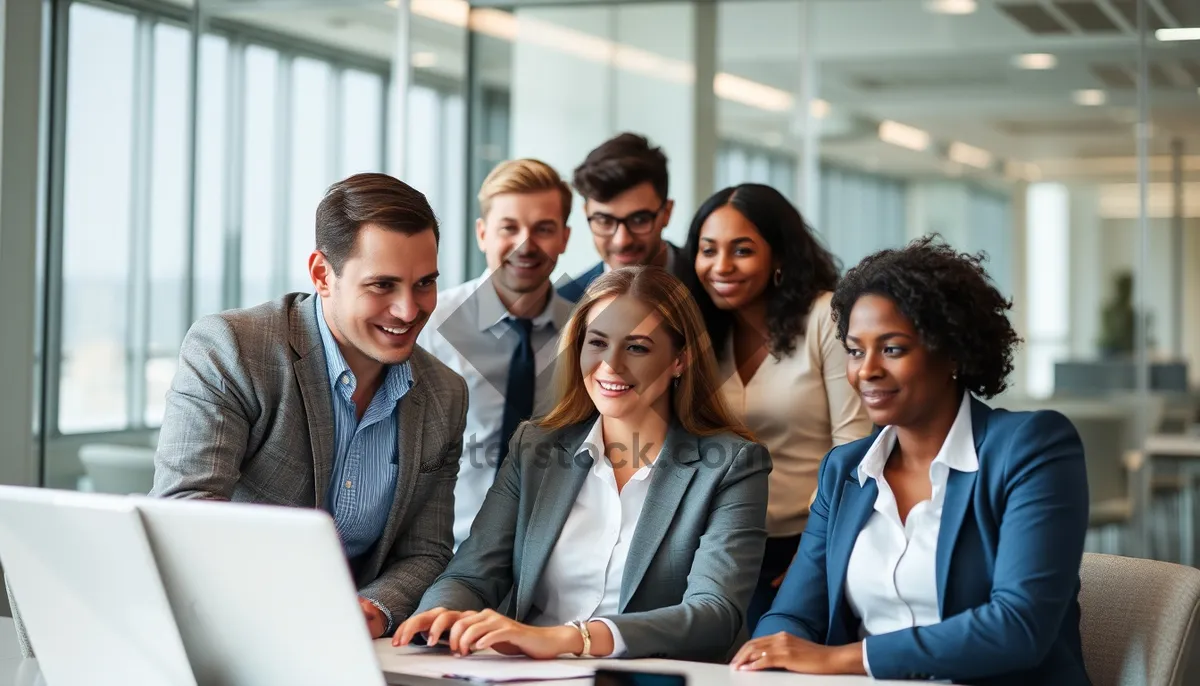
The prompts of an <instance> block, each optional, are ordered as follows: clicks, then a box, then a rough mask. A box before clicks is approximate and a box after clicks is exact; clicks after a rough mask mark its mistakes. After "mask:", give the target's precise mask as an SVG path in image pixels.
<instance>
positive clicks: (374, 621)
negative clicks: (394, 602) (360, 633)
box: [358, 597, 387, 638]
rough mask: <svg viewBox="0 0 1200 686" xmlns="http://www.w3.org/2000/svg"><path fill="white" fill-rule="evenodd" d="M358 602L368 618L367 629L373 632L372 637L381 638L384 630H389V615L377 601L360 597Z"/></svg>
mask: <svg viewBox="0 0 1200 686" xmlns="http://www.w3.org/2000/svg"><path fill="white" fill-rule="evenodd" d="M358 604H359V605H360V606H361V607H362V611H363V614H364V615H365V616H366V618H367V631H369V632H371V638H380V637H382V636H383V632H384V631H387V616H386V615H384V614H383V611H382V610H380V609H379V608H378V607H375V603H373V602H371V601H369V600H367V599H366V598H362V597H360V598H359V599H358Z"/></svg>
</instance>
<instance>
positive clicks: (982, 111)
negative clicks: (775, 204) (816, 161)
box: [202, 0, 1200, 181]
mask: <svg viewBox="0 0 1200 686" xmlns="http://www.w3.org/2000/svg"><path fill="white" fill-rule="evenodd" d="M1037 1H1038V0H977V2H978V10H977V11H976V12H975V13H973V14H970V15H966V16H947V15H939V14H933V13H930V12H928V11H926V10H925V9H924V8H923V0H818V1H816V2H813V3H811V4H810V6H809V8H808V9H807V14H808V15H809V17H808V19H809V22H810V23H809V26H811V29H806V28H805V27H806V23H805V14H806V9H805V7H804V4H803V3H802V2H801V1H800V0H724V1H723V2H720V3H719V4H718V27H719V28H718V38H717V60H718V69H719V70H721V71H724V72H728V73H731V74H734V75H737V76H740V77H743V78H746V79H750V80H752V81H756V82H758V83H761V84H764V85H768V86H771V87H773V88H777V89H781V90H784V91H788V92H791V93H797V92H798V90H799V85H800V76H799V75H800V74H801V49H802V48H803V47H804V46H808V47H809V48H810V49H811V50H812V55H811V58H812V59H813V64H814V65H815V69H816V76H817V95H818V96H819V97H820V98H822V99H824V100H826V101H828V102H829V103H830V104H831V112H830V115H829V117H828V118H827V119H826V120H825V122H824V125H823V127H822V139H823V140H822V146H821V153H822V155H823V156H824V157H827V158H830V159H835V160H838V161H839V162H842V163H844V164H849V165H854V166H858V167H863V168H866V169H875V170H879V171H883V172H887V173H894V174H899V175H905V176H911V175H925V174H944V173H947V167H948V166H949V167H951V168H952V171H953V172H954V173H957V171H958V169H959V167H957V166H956V165H946V164H945V162H944V159H943V156H942V155H941V154H940V153H939V152H923V153H922V152H913V151H909V150H905V149H901V148H896V147H895V146H892V145H889V144H886V143H882V142H880V141H879V140H878V138H877V136H876V126H877V122H878V121H880V120H884V119H892V120H897V121H900V122H902V123H904V124H908V125H910V126H916V127H919V128H921V129H923V130H925V131H928V132H929V133H930V134H931V135H932V136H933V138H934V139H935V141H936V142H937V145H935V146H934V147H935V148H936V149H937V150H940V149H941V148H943V147H944V146H945V145H948V144H949V143H951V142H952V141H962V142H965V143H968V144H970V145H973V146H977V147H981V148H984V149H986V150H989V151H990V152H992V153H994V154H995V155H997V156H999V157H1001V158H1012V159H1017V160H1020V161H1023V162H1033V163H1036V164H1038V165H1040V166H1041V167H1043V168H1044V170H1045V171H1046V172H1047V173H1052V174H1054V175H1056V176H1062V177H1074V176H1095V177H1097V178H1098V179H1102V180H1106V181H1113V180H1117V181H1121V180H1132V178H1133V177H1132V176H1130V175H1128V174H1127V173H1126V172H1125V171H1124V167H1123V166H1122V165H1096V166H1095V167H1094V168H1093V166H1092V165H1089V163H1088V160H1089V159H1091V158H1104V159H1112V158H1121V157H1125V156H1132V155H1133V154H1134V152H1135V149H1136V144H1135V138H1134V132H1135V127H1134V122H1136V120H1137V100H1136V94H1135V92H1134V91H1133V90H1131V89H1119V88H1108V87H1106V85H1105V84H1104V83H1103V82H1102V81H1101V80H1100V79H1099V78H1098V77H1097V75H1096V72H1095V71H1094V70H1093V68H1094V67H1096V66H1098V65H1099V66H1103V65H1115V66H1118V67H1125V68H1129V69H1133V68H1134V67H1135V66H1136V64H1137V54H1138V45H1137V39H1136V36H1134V35H1132V34H1130V33H1128V32H1125V33H1121V32H1117V33H1108V34H1089V33H1087V32H1082V31H1080V32H1075V33H1067V34H1058V35H1038V34H1034V33H1032V32H1030V31H1029V30H1027V29H1026V28H1025V27H1024V26H1022V25H1021V24H1019V23H1018V22H1016V21H1014V20H1013V19H1011V18H1010V17H1009V16H1008V15H1007V14H1005V13H1004V12H1003V11H1002V10H1001V9H1000V5H1002V4H1014V3H1019V2H1037ZM1097 1H1098V2H1101V3H1109V8H1110V9H1111V8H1112V7H1113V6H1114V5H1112V4H1111V3H1114V2H1117V3H1119V2H1121V1H1122V0H1097ZM1155 1H1156V2H1158V3H1160V4H1161V3H1167V4H1166V5H1165V6H1169V7H1173V8H1176V11H1177V12H1178V11H1179V10H1178V9H1177V8H1178V7H1179V6H1180V5H1178V4H1170V3H1171V0H1155ZM411 2H412V3H413V7H414V11H416V12H417V14H418V16H415V17H414V18H413V23H412V37H413V52H414V53H415V52H421V53H429V54H431V55H432V59H433V61H434V62H435V64H434V65H433V66H432V67H430V68H429V71H430V72H433V73H438V74H440V75H442V76H445V77H447V78H451V79H455V80H460V79H462V77H463V75H464V73H465V63H464V56H465V35H466V32H465V29H464V28H463V26H462V23H463V22H462V20H463V19H464V18H465V11H466V5H465V2H464V0H411ZM1191 2H1194V3H1195V7H1196V8H1197V9H1198V11H1197V14H1200V0H1183V4H1187V3H1191ZM1176 3H1178V0H1176ZM643 4H652V3H643ZM1043 4H1046V3H1043ZM202 6H204V7H205V8H206V10H209V11H211V12H212V13H213V14H216V15H219V16H230V17H236V18H238V19H239V20H243V21H251V22H254V23H259V24H261V25H263V26H266V27H269V28H272V29H274V30H277V31H281V32H285V33H290V34H293V35H297V36H300V37H303V38H304V39H306V40H314V41H319V42H323V43H328V44H332V45H336V46H338V47H341V48H346V49H351V50H357V51H360V52H364V53H367V54H370V55H373V56H376V57H379V58H381V59H390V57H391V55H392V53H393V47H394V40H395V38H394V37H395V12H394V10H393V9H392V8H391V7H389V6H387V5H386V4H384V2H382V1H381V0H202ZM620 7H621V9H619V10H618V11H619V12H627V13H629V12H639V11H641V10H643V9H645V8H638V7H636V6H633V7H631V6H630V5H628V4H626V5H621V6H620ZM1188 7H1192V5H1188ZM567 11H570V10H567ZM579 11H581V12H582V11H594V10H590V9H588V10H585V9H583V8H581V9H580V10H579ZM1184 11H1188V10H1184ZM431 17H436V18H431ZM1183 19H1185V20H1188V21H1190V20H1192V18H1191V17H1184V18H1183ZM1197 21H1200V19H1197ZM574 28H576V29H579V28H580V27H579V26H578V25H576V26H575V27H574ZM608 28H609V27H608V25H607V24H606V25H604V26H598V27H597V28H596V30H595V31H594V32H593V33H594V34H596V35H601V34H603V33H605V32H606V31H607V30H608ZM584 30H587V27H584ZM506 45H507V44H506V43H505V42H504V41H501V40H497V39H489V40H488V41H487V45H486V48H485V50H483V53H484V56H485V59H484V61H483V63H484V68H483V74H484V78H485V80H487V81H493V82H501V83H503V82H506V81H507V79H508V76H509V57H510V53H511V50H509V49H508V48H507V47H506ZM638 47H641V48H643V49H645V48H647V47H653V46H647V45H646V44H645V42H644V40H642V41H638ZM1148 47H1149V50H1150V59H1151V61H1152V62H1153V63H1155V64H1156V65H1160V66H1164V67H1166V71H1165V72H1163V73H1165V74H1166V75H1167V76H1168V77H1170V78H1174V79H1177V83H1176V84H1175V85H1162V86H1160V87H1156V88H1153V89H1152V90H1151V92H1150V102H1151V112H1152V121H1153V127H1152V132H1153V141H1152V152H1154V153H1157V154H1166V152H1167V151H1168V149H1169V145H1170V140H1171V139H1172V138H1175V137H1179V138H1181V139H1182V140H1183V141H1184V144H1185V149H1186V150H1187V151H1190V153H1191V154H1193V155H1200V92H1198V91H1197V88H1196V86H1195V85H1191V86H1187V87H1185V86H1184V84H1185V83H1187V81H1185V79H1186V78H1188V75H1187V74H1186V73H1185V72H1180V71H1179V70H1175V71H1171V70H1172V68H1174V67H1177V66H1178V65H1180V64H1182V63H1183V62H1182V60H1191V61H1192V62H1193V63H1195V64H1197V65H1200V42H1192V43H1171V44H1167V43H1159V42H1157V41H1155V40H1153V39H1151V40H1150V42H1149V45H1148ZM662 52H663V53H664V54H665V53H667V52H669V50H668V48H667V47H666V46H664V47H663V49H662ZM1026 52H1046V53H1051V54H1053V55H1055V57H1056V60H1057V66H1056V68H1054V69H1052V70H1048V71H1024V70H1020V69H1017V68H1015V67H1014V66H1013V64H1012V59H1013V57H1014V56H1015V55H1018V54H1021V53H1026ZM426 57H428V56H426ZM1194 78H1200V77H1194ZM1168 80H1170V79H1168ZM1089 88H1104V89H1106V97H1107V102H1106V103H1105V105H1103V106H1100V107H1086V106H1082V105H1077V104H1075V103H1074V102H1073V101H1072V93H1073V92H1074V91H1075V90H1077V89H1089ZM794 119H795V117H794V116H793V115H792V114H790V113H787V112H783V113H780V112H771V111H765V110H762V109H756V108H753V107H748V106H746V105H741V104H738V103H733V102H728V101H723V102H721V105H720V110H719V121H720V126H721V128H722V133H723V135H728V136H731V137H738V138H743V139H745V140H748V141H752V142H756V143H759V144H764V145H782V146H785V147H795V146H796V145H798V138H797V137H796V135H795V134H796V132H795V125H794V123H793V120H794ZM1157 166H1159V165H1156V167H1157ZM1194 166H1195V167H1196V168H1197V171H1195V172H1190V173H1189V174H1190V176H1191V178H1194V179H1196V180H1200V164H1196V165H1194ZM966 170H967V171H966V173H970V168H969V167H968V168H966ZM1156 174H1157V176H1158V178H1164V179H1165V178H1168V177H1167V176H1165V174H1166V172H1156Z"/></svg>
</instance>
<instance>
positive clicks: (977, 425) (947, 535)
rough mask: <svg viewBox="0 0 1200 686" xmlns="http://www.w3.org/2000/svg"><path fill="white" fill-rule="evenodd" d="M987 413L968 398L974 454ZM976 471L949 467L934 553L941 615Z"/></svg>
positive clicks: (978, 452) (979, 451) (984, 431)
mask: <svg viewBox="0 0 1200 686" xmlns="http://www.w3.org/2000/svg"><path fill="white" fill-rule="evenodd" d="M990 413H991V408H989V407H988V406H987V405H985V404H983V403H981V402H979V401H978V400H976V399H974V398H971V434H972V437H973V438H974V440H975V455H976V456H977V457H978V456H980V455H982V454H983V450H982V447H983V439H984V437H985V436H986V435H987V424H988V422H987V420H988V415H989V414H990ZM978 475H979V472H978V471H974V472H960V471H957V470H954V469H951V470H950V476H949V478H948V479H947V481H946V498H945V500H943V501H942V523H941V529H940V530H939V531H938V541H937V556H936V557H937V559H936V566H937V590H938V613H939V615H941V617H942V618H943V619H945V618H946V580H947V579H948V578H949V576H950V561H951V560H952V559H953V558H954V546H955V544H956V543H957V542H958V532H959V531H960V530H962V523H963V519H964V518H966V516H967V508H968V507H969V506H970V504H971V495H972V494H973V493H974V492H975V477H976V476H978Z"/></svg>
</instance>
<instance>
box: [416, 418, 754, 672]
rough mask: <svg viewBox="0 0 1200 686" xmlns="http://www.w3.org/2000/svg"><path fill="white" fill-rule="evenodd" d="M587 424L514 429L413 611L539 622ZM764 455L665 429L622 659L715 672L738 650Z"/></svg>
mask: <svg viewBox="0 0 1200 686" xmlns="http://www.w3.org/2000/svg"><path fill="white" fill-rule="evenodd" d="M593 421H594V420H592V421H588V422H585V423H583V424H580V425H577V426H573V427H569V428H566V429H563V430H560V431H555V432H550V433H547V432H545V431H543V430H542V429H539V428H538V427H536V426H535V425H533V424H529V423H526V424H522V425H521V427H520V428H519V429H518V430H517V432H516V434H515V435H514V436H513V439H512V443H511V445H512V448H511V452H510V454H509V457H508V459H506V460H505V461H504V465H503V466H502V467H501V469H500V474H499V476H497V478H496V482H495V484H494V485H493V486H492V488H491V490H489V491H488V494H487V497H486V498H485V500H484V502H483V507H482V509H481V510H480V512H479V516H477V517H476V518H475V523H474V525H473V526H472V527H471V534H470V536H468V538H467V540H466V541H464V542H463V543H462V545H461V546H459V549H458V552H457V554H455V556H454V559H453V560H451V562H450V566H449V567H448V568H447V569H446V571H445V573H443V574H442V575H441V576H440V577H438V580H437V581H436V582H434V584H433V586H431V587H430V588H429V590H428V591H427V592H426V593H425V597H423V598H422V599H421V605H420V607H419V608H418V609H417V611H418V612H422V611H424V610H429V609H432V608H435V607H446V608H450V609H454V610H476V611H478V610H483V609H487V608H492V609H496V610H497V611H499V612H503V613H504V614H506V615H507V616H509V617H512V618H514V619H516V620H517V621H520V622H532V621H534V620H536V619H537V616H538V615H539V614H540V613H541V611H540V610H539V609H538V608H536V607H534V606H533V596H534V589H535V587H536V586H537V583H538V580H539V579H540V578H541V575H542V571H543V569H544V568H545V565H546V562H547V560H548V559H549V557H550V553H551V552H552V551H553V549H554V546H555V544H556V543H557V542H558V537H559V534H560V532H561V531H562V528H563V525H564V524H565V523H566V520H567V516H568V514H569V513H570V511H571V506H572V505H573V504H574V502H575V499H576V497H577V496H578V494H579V491H580V489H581V488H582V486H583V483H584V480H585V479H586V478H587V474H588V470H589V469H590V466H591V458H590V457H583V456H580V457H579V458H576V457H575V455H576V453H577V452H578V450H579V447H580V445H581V444H582V443H583V441H584V440H585V439H586V438H587V434H588V431H589V429H590V428H591V425H592V422H593ZM770 471H771V457H770V455H769V454H768V453H767V450H766V448H763V447H762V446H760V445H758V444H757V443H751V442H750V441H747V440H744V439H742V438H740V437H738V436H735V435H733V434H722V435H719V436H712V437H698V436H694V435H692V434H689V433H688V432H686V431H685V430H683V429H682V428H681V427H680V426H679V425H678V424H675V425H673V426H672V427H671V429H670V431H669V432H668V435H667V439H666V441H665V443H664V445H663V449H662V451H661V453H660V454H659V457H658V459H657V460H656V461H655V463H654V469H653V472H652V476H651V481H650V491H649V494H648V495H647V496H646V503H645V505H644V508H643V510H642V514H641V518H640V519H639V520H638V523H637V527H636V529H635V531H634V535H633V541H632V542H631V544H630V548H629V557H628V559H627V561H626V565H625V574H624V577H623V578H622V581H621V598H620V605H619V607H620V611H619V612H620V613H619V614H617V615H615V616H610V617H605V619H608V620H610V621H612V622H613V624H614V625H615V626H616V627H617V628H618V629H619V630H620V632H621V636H622V637H623V638H624V640H625V643H626V645H627V647H628V655H627V657H666V658H675V659H689V660H707V661H723V660H725V659H727V658H728V657H729V656H730V654H731V653H732V651H733V650H734V649H735V648H736V647H738V646H740V644H741V642H742V641H744V640H745V637H746V631H745V620H746V607H747V606H748V605H749V603H750V596H751V594H752V593H753V592H754V585H755V582H756V581H757V580H758V572H759V567H760V566H761V565H762V558H763V550H764V547H765V546H766V541H767V530H766V517H767V476H768V474H769V473H770Z"/></svg>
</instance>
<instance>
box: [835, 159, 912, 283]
mask: <svg viewBox="0 0 1200 686" xmlns="http://www.w3.org/2000/svg"><path fill="white" fill-rule="evenodd" d="M820 189H821V203H820V206H821V218H820V221H819V222H818V223H817V224H816V228H817V231H818V232H819V233H821V235H822V237H823V238H824V239H825V243H826V245H827V246H829V249H830V250H831V251H832V252H833V254H835V255H837V256H838V258H839V259H841V261H842V266H843V267H844V268H850V267H853V266H854V265H856V264H858V262H859V260H861V259H862V258H864V257H866V256H867V255H870V254H871V253H873V252H875V251H876V250H882V249H883V248H894V247H896V246H899V245H901V244H903V243H904V239H905V236H906V234H907V229H906V222H907V216H906V209H905V202H906V193H907V184H906V183H905V182H903V181H898V180H895V179H890V178H887V177H884V176H879V175H875V174H868V173H864V172H857V171H852V170H847V169H840V168H838V167H833V166H823V167H822V168H821V186H820Z"/></svg>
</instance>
